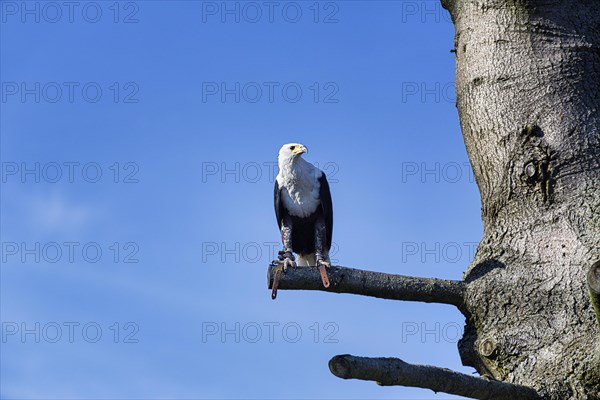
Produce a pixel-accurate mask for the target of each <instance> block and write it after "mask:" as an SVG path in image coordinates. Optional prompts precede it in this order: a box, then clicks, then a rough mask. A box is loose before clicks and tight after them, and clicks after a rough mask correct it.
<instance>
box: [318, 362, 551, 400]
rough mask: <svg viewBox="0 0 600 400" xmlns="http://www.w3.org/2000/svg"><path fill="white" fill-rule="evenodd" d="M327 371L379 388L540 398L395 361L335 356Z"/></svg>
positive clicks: (488, 398) (485, 398)
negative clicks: (369, 382) (395, 387)
mask: <svg viewBox="0 0 600 400" xmlns="http://www.w3.org/2000/svg"><path fill="white" fill-rule="evenodd" d="M329 369H330V370H331V373H333V374H334V375H335V376H337V377H339V378H343V379H362V380H366V381H375V382H377V384H379V385H382V386H395V385H399V386H411V387H419V388H424V389H431V390H433V391H434V392H444V393H449V394H455V395H458V396H465V397H470V398H473V399H481V400H507V399H519V400H529V399H541V397H540V396H539V395H538V394H537V392H536V391H535V390H534V389H532V388H528V387H525V386H519V385H514V384H511V383H506V382H500V381H495V380H490V379H486V378H480V377H476V376H471V375H466V374H462V373H459V372H456V371H451V370H449V369H446V368H439V367H432V366H429V365H414V364H408V363H405V362H404V361H402V360H400V359H398V358H368V357H356V356H352V355H349V354H345V355H340V356H335V357H333V358H332V359H331V360H330V361H329Z"/></svg>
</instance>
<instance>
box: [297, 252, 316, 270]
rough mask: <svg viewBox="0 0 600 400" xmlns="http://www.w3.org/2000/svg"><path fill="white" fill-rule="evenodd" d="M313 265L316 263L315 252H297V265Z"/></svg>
mask: <svg viewBox="0 0 600 400" xmlns="http://www.w3.org/2000/svg"><path fill="white" fill-rule="evenodd" d="M315 265H317V260H316V258H315V253H312V254H298V266H299V267H314V266H315Z"/></svg>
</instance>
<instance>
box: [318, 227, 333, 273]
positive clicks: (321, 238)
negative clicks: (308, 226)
mask: <svg viewBox="0 0 600 400" xmlns="http://www.w3.org/2000/svg"><path fill="white" fill-rule="evenodd" d="M326 241H327V228H326V227H325V220H324V219H323V218H322V217H319V218H317V221H316V222H315V259H316V261H317V267H320V266H324V267H330V266H331V263H330V262H329V251H328V250H327V246H326V245H325V243H326Z"/></svg>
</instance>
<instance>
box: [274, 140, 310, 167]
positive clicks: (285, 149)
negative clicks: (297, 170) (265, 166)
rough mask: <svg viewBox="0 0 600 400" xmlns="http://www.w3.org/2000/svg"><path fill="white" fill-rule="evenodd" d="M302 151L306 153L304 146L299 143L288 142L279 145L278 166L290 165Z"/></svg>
mask: <svg viewBox="0 0 600 400" xmlns="http://www.w3.org/2000/svg"><path fill="white" fill-rule="evenodd" d="M304 153H308V149H307V148H306V146H304V145H303V144H300V143H288V144H284V145H283V146H281V149H279V157H278V158H277V160H278V161H279V167H282V166H285V165H290V164H291V163H292V162H294V161H295V160H297V159H299V158H300V156H301V155H302V154H304Z"/></svg>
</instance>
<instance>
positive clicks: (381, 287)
mask: <svg viewBox="0 0 600 400" xmlns="http://www.w3.org/2000/svg"><path fill="white" fill-rule="evenodd" d="M276 269H277V266H273V265H271V266H269V271H268V281H269V289H270V288H272V285H273V277H274V276H275V271H276ZM327 275H329V281H330V286H329V288H325V287H323V283H322V281H321V277H320V275H319V270H318V268H316V267H297V268H288V270H287V272H286V273H284V274H282V276H281V280H280V281H279V289H299V290H323V291H326V292H335V293H352V294H360V295H363V296H372V297H378V298H381V299H391V300H408V301H422V302H426V303H443V304H452V305H454V306H456V307H458V308H459V309H461V310H462V309H464V302H463V298H464V290H465V289H464V288H465V286H464V284H463V282H462V281H451V280H445V279H435V278H416V277H412V276H404V275H393V274H385V273H382V272H372V271H365V270H361V269H354V268H346V267H333V266H332V267H331V268H328V269H327Z"/></svg>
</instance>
